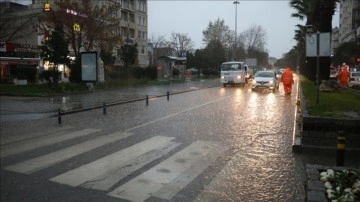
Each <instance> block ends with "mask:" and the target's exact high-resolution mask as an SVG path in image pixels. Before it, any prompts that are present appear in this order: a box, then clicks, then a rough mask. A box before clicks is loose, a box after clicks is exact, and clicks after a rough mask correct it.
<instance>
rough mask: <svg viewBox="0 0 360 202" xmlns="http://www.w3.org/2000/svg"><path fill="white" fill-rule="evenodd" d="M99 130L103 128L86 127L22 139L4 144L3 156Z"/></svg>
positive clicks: (2, 148) (2, 147)
mask: <svg viewBox="0 0 360 202" xmlns="http://www.w3.org/2000/svg"><path fill="white" fill-rule="evenodd" d="M99 131H101V130H100V129H93V128H88V129H84V130H80V131H75V132H71V133H67V134H65V135H51V136H46V137H39V138H34V139H31V140H29V141H22V142H18V143H14V144H10V145H3V146H1V158H2V157H6V156H11V155H14V154H18V153H21V152H25V151H29V150H32V149H36V148H39V147H44V146H48V145H51V144H55V143H59V142H62V141H65V140H69V139H73V138H77V137H82V136H86V135H89V134H91V133H95V132H99Z"/></svg>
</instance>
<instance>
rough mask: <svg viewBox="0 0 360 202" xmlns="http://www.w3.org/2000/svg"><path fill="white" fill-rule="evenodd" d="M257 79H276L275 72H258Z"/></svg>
mask: <svg viewBox="0 0 360 202" xmlns="http://www.w3.org/2000/svg"><path fill="white" fill-rule="evenodd" d="M255 77H274V72H257V73H256V74H255Z"/></svg>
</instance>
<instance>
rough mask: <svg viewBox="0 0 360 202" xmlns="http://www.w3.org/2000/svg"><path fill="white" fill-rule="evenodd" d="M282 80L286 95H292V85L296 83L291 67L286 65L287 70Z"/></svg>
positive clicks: (282, 75)
mask: <svg viewBox="0 0 360 202" xmlns="http://www.w3.org/2000/svg"><path fill="white" fill-rule="evenodd" d="M281 82H282V83H283V86H284V91H285V95H290V94H291V90H292V85H293V83H294V78H293V73H292V71H291V70H290V68H289V67H286V69H285V71H284V72H283V73H282V74H281Z"/></svg>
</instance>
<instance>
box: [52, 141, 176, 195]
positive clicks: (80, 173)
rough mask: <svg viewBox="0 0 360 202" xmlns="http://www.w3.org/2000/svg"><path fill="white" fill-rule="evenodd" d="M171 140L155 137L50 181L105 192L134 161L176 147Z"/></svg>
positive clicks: (122, 175)
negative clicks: (123, 169) (150, 153)
mask: <svg viewBox="0 0 360 202" xmlns="http://www.w3.org/2000/svg"><path fill="white" fill-rule="evenodd" d="M173 139H174V138H172V137H163V136H155V137H152V138H150V139H148V140H145V141H142V142H140V143H138V144H135V145H133V146H130V147H129V148H126V149H124V150H121V151H119V152H115V153H113V154H111V155H109V156H106V157H104V158H101V159H99V160H97V161H94V162H92V163H89V164H86V165H84V166H81V167H79V168H77V169H74V170H71V171H69V172H66V173H64V174H62V175H59V176H56V177H54V178H51V179H50V180H51V181H55V182H59V183H62V184H67V185H70V186H79V185H81V184H84V186H87V187H92V188H96V189H101V190H106V189H108V188H109V187H111V186H112V185H113V184H115V183H116V182H117V181H118V180H120V179H121V178H122V177H124V174H123V173H122V172H121V169H122V168H124V167H127V166H129V165H130V164H129V163H130V162H131V161H133V160H134V159H136V158H139V157H140V156H143V155H145V154H146V153H147V152H150V151H153V150H160V151H161V150H163V149H166V148H168V147H174V146H177V145H178V144H176V143H171V142H170V141H171V140H173ZM174 144H175V145H174ZM164 154H165V153H163V155H164ZM156 157H158V156H154V158H156ZM153 160H155V159H146V160H144V161H143V162H141V163H142V165H144V164H145V163H146V162H147V161H153ZM142 165H139V166H142ZM137 167H138V166H135V167H134V168H135V169H136V168H137ZM133 171H135V170H133Z"/></svg>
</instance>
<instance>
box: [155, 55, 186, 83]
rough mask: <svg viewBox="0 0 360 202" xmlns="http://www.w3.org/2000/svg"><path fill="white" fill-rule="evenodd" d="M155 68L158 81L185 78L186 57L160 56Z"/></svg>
mask: <svg viewBox="0 0 360 202" xmlns="http://www.w3.org/2000/svg"><path fill="white" fill-rule="evenodd" d="M156 69H157V79H158V80H159V81H164V80H165V81H168V80H185V71H186V57H175V56H161V57H159V58H158V60H157V66H156ZM175 72H178V73H179V74H178V75H177V74H176V73H175ZM174 73H175V74H174Z"/></svg>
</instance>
